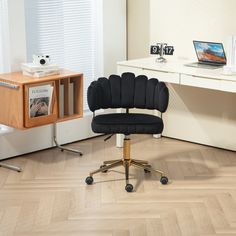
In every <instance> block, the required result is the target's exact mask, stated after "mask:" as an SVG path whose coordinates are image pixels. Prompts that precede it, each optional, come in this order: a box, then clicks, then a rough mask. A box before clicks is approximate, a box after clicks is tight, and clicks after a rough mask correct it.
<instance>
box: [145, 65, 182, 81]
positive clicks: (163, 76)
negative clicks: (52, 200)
mask: <svg viewBox="0 0 236 236" xmlns="http://www.w3.org/2000/svg"><path fill="white" fill-rule="evenodd" d="M143 74H144V75H146V76H147V77H148V78H149V79H151V78H156V79H158V80H159V81H163V82H167V83H173V84H179V74H178V73H172V72H165V71H154V70H146V69H143Z"/></svg>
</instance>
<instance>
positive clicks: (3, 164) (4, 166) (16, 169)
mask: <svg viewBox="0 0 236 236" xmlns="http://www.w3.org/2000/svg"><path fill="white" fill-rule="evenodd" d="M0 167H3V168H7V169H10V170H15V171H18V172H21V171H22V169H21V168H20V167H18V166H14V165H10V164H7V163H1V162H0Z"/></svg>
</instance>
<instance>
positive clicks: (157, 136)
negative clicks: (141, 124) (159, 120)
mask: <svg viewBox="0 0 236 236" xmlns="http://www.w3.org/2000/svg"><path fill="white" fill-rule="evenodd" d="M153 115H154V116H159V117H161V112H159V111H157V110H154V111H153ZM153 137H154V138H161V134H154V135H153Z"/></svg>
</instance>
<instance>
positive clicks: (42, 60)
mask: <svg viewBox="0 0 236 236" xmlns="http://www.w3.org/2000/svg"><path fill="white" fill-rule="evenodd" d="M50 61H51V60H50V56H49V55H33V63H34V64H35V65H40V66H45V65H49V64H50Z"/></svg>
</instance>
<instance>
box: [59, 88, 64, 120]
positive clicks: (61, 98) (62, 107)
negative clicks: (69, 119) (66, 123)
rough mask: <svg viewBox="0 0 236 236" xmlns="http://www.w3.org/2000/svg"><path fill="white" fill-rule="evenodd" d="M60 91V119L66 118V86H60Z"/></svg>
mask: <svg viewBox="0 0 236 236" xmlns="http://www.w3.org/2000/svg"><path fill="white" fill-rule="evenodd" d="M59 89H60V91H59V117H60V118H63V117H64V115H65V114H64V84H60V88H59Z"/></svg>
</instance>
